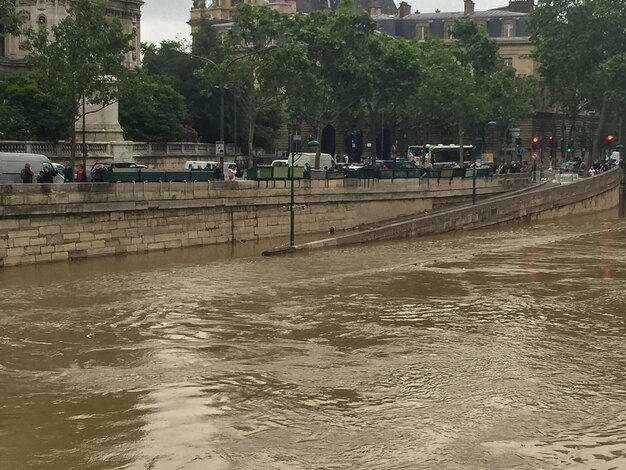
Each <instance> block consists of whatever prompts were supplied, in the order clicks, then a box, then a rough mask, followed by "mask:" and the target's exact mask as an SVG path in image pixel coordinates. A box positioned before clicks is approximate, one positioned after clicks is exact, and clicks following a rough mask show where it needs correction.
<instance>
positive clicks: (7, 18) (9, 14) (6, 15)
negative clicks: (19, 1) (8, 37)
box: [0, 0, 22, 34]
mask: <svg viewBox="0 0 626 470" xmlns="http://www.w3.org/2000/svg"><path fill="white" fill-rule="evenodd" d="M0 25H2V26H3V28H4V31H5V32H6V33H11V34H18V33H19V30H20V27H21V26H22V21H21V19H20V17H19V16H18V15H17V13H16V12H15V1H14V0H0Z"/></svg>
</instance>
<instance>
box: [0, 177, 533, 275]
mask: <svg viewBox="0 0 626 470" xmlns="http://www.w3.org/2000/svg"><path fill="white" fill-rule="evenodd" d="M529 184H530V182H529V179H528V176H527V175H503V176H502V177H490V178H480V179H477V193H478V194H479V195H480V196H481V197H486V196H493V195H498V194H502V193H504V192H507V191H513V190H515V189H518V188H522V187H526V186H528V185H529ZM295 185H296V187H295V202H296V205H298V206H299V207H298V211H297V212H296V234H298V235H300V234H307V233H319V232H324V231H327V230H329V228H330V227H334V228H335V230H337V231H339V230H344V229H350V228H354V227H356V226H362V225H364V224H372V223H380V222H382V221H386V220H391V219H394V218H398V217H405V216H414V215H416V214H420V213H423V212H425V211H431V210H432V208H433V201H443V200H446V199H453V200H458V199H459V198H465V200H469V197H470V195H471V193H472V181H471V179H468V180H461V179H455V180H447V179H446V180H443V179H442V180H439V181H438V180H428V179H422V180H420V179H414V180H413V179H407V180H394V181H391V180H380V181H378V180H357V179H354V180H352V179H346V180H300V181H296V182H295ZM289 201H290V187H289V181H261V182H257V181H236V182H210V183H206V182H203V183H202V182H181V183H115V184H110V183H91V184H90V183H81V184H6V185H0V267H3V266H5V267H6V266H14V265H21V264H31V263H44V262H51V261H66V260H74V259H80V258H87V257H93V256H103V255H114V254H126V253H137V252H146V251H151V250H164V249H170V248H181V247H187V246H201V245H212V244H219V243H227V242H233V241H236V240H239V241H244V240H245V241H250V240H257V239H263V238H270V237H281V236H287V235H288V234H289V211H288V204H289Z"/></svg>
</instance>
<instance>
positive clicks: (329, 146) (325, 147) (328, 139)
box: [320, 124, 337, 156]
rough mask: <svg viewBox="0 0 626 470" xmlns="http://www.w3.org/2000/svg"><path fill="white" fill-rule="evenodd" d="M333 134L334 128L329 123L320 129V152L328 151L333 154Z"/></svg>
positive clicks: (334, 143) (335, 148) (335, 147)
mask: <svg viewBox="0 0 626 470" xmlns="http://www.w3.org/2000/svg"><path fill="white" fill-rule="evenodd" d="M335 139H336V136H335V128H334V127H333V126H331V125H330V124H329V125H328V126H326V127H324V129H323V130H322V142H321V146H320V148H321V152H322V153H330V154H331V155H333V156H334V155H335V151H336V150H337V142H336V140H335Z"/></svg>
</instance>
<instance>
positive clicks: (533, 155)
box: [532, 152, 539, 160]
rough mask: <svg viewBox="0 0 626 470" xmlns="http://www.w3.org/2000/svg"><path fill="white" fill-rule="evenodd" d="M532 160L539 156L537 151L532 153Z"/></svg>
mask: <svg viewBox="0 0 626 470" xmlns="http://www.w3.org/2000/svg"><path fill="white" fill-rule="evenodd" d="M532 157H533V160H537V159H538V158H539V154H538V153H537V152H533V153H532Z"/></svg>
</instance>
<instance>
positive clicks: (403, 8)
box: [398, 2, 411, 18]
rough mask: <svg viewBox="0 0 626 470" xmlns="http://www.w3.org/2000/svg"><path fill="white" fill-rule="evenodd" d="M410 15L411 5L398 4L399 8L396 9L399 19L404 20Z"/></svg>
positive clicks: (405, 3)
mask: <svg viewBox="0 0 626 470" xmlns="http://www.w3.org/2000/svg"><path fill="white" fill-rule="evenodd" d="M410 14H411V5H409V4H408V3H407V2H402V3H400V8H398V16H399V17H400V18H404V17H405V16H407V15H410Z"/></svg>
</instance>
